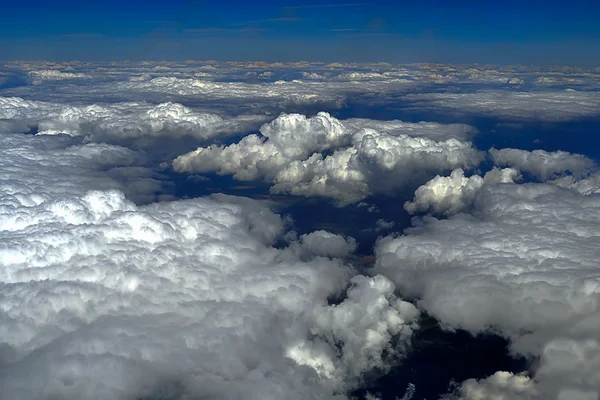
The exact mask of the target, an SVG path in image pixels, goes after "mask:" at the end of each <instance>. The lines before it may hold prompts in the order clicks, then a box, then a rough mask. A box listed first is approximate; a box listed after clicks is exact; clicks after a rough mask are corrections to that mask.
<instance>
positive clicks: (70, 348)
mask: <svg viewBox="0 0 600 400" xmlns="http://www.w3.org/2000/svg"><path fill="white" fill-rule="evenodd" d="M73 140H74V139H72V138H68V137H65V136H32V135H15V134H12V135H11V134H4V135H0V146H1V147H2V148H3V154H4V157H3V158H2V160H0V171H1V172H2V175H3V178H4V179H3V180H2V182H0V189H1V190H0V193H2V194H1V195H0V243H2V246H0V263H1V264H2V265H1V268H0V282H2V285H3V289H2V291H1V294H0V309H2V323H1V324H0V336H1V337H2V342H3V344H2V346H1V347H0V357H1V358H0V363H1V365H2V368H0V386H1V387H2V390H3V392H2V393H3V395H4V396H7V397H9V398H19V399H24V400H26V399H39V398H43V397H52V398H61V399H69V398H73V399H81V398H95V399H115V398H143V397H148V396H154V395H156V394H157V393H158V394H161V395H163V396H166V397H171V398H173V397H178V398H181V397H207V398H242V397H243V398H250V399H268V398H272V399H280V398H290V399H306V398H315V399H317V398H318V399H329V398H331V399H333V398H343V397H344V393H345V391H346V390H350V389H352V388H354V387H355V386H356V385H357V384H359V383H360V377H361V376H362V374H363V373H364V372H366V371H369V370H371V369H373V368H377V369H380V370H385V369H386V368H387V367H388V366H389V365H390V363H392V362H395V360H396V357H401V356H402V355H403V354H404V351H405V349H406V348H407V346H408V345H409V341H410V338H411V336H412V332H413V331H414V330H415V329H417V328H418V326H417V323H416V321H417V319H418V316H419V312H418V310H417V309H416V308H415V307H414V306H413V305H411V304H409V303H406V302H403V301H401V300H400V299H398V298H397V297H396V296H395V295H394V285H393V284H392V283H391V282H390V281H389V280H388V279H386V278H384V277H382V276H375V277H372V278H370V277H365V276H353V275H354V274H355V272H354V270H353V269H352V268H351V267H350V266H349V265H345V264H344V263H343V262H342V261H340V260H339V259H336V258H335V257H337V256H346V255H348V254H349V253H351V252H352V251H353V250H354V248H355V246H356V244H355V242H354V240H353V239H351V238H343V237H341V236H337V235H333V234H329V233H327V232H323V231H318V232H314V233H311V234H307V235H303V236H302V237H300V239H299V240H298V241H294V242H293V243H292V244H291V245H290V246H289V247H287V248H275V247H273V246H272V244H273V243H274V242H275V241H276V240H277V239H278V238H280V237H281V235H282V233H283V229H284V222H283V221H282V219H281V218H280V217H279V216H278V215H276V214H274V213H273V212H271V211H270V210H269V209H268V208H267V207H266V204H265V203H260V202H256V201H254V200H251V199H246V198H236V197H230V196H224V195H217V196H212V197H211V198H204V199H194V200H187V201H171V202H160V203H153V204H150V205H146V206H136V205H135V204H133V203H132V202H130V201H128V200H127V199H126V198H125V197H124V195H123V193H122V192H120V191H118V190H115V189H114V188H115V187H117V188H118V184H117V183H116V182H115V181H113V180H112V179H111V178H110V177H108V176H106V175H105V174H104V172H103V170H104V169H106V167H109V166H116V165H123V163H124V162H125V161H127V160H130V159H131V156H132V154H134V153H133V152H132V151H131V150H127V149H124V148H120V147H116V146H110V145H106V144H93V143H90V144H85V145H75V146H73V145H71V143H72V142H73ZM125 165H126V164H125ZM130 172H131V171H127V172H124V174H128V173H130ZM133 173H134V174H135V173H136V172H135V171H134V172H133ZM298 249H301V254H299V252H298ZM349 284H350V288H349V289H347V286H348V285H349ZM332 296H333V297H337V298H340V297H341V298H342V299H343V301H342V302H341V303H340V304H338V305H329V304H328V298H330V297H332ZM396 340H397V341H398V343H399V345H397V346H394V347H393V348H392V347H391V342H392V341H396Z"/></svg>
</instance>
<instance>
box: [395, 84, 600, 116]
mask: <svg viewBox="0 0 600 400" xmlns="http://www.w3.org/2000/svg"><path fill="white" fill-rule="evenodd" d="M406 98H407V99H408V100H410V101H411V102H412V107H414V108H417V109H421V110H442V111H452V112H460V113H463V114H467V115H473V114H477V115H482V114H483V115H492V116H495V117H502V118H510V119H517V120H525V119H536V120H545V121H568V120H573V119H578V118H583V117H592V116H597V115H598V114H599V112H598V110H599V109H600V93H598V92H591V91H588V92H574V91H564V90H563V91H543V92H514V91H505V90H503V91H500V90H481V91H478V92H474V93H419V94H410V95H407V96H406Z"/></svg>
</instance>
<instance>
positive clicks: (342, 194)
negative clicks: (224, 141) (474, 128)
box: [173, 112, 482, 205]
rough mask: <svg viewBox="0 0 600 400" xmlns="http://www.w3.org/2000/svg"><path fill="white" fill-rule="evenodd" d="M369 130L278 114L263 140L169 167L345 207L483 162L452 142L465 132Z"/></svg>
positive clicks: (392, 125) (354, 123) (409, 127)
mask: <svg viewBox="0 0 600 400" xmlns="http://www.w3.org/2000/svg"><path fill="white" fill-rule="evenodd" d="M367 125H368V121H367V120H350V121H348V122H346V121H340V120H338V119H336V118H334V117H332V116H331V115H329V114H327V113H324V112H321V113H319V114H318V115H316V116H315V117H310V118H307V117H305V116H303V115H299V114H282V115H280V116H279V117H278V118H276V119H275V120H274V121H272V122H271V123H269V124H266V125H264V126H263V127H262V128H261V135H249V136H246V137H244V138H243V139H242V140H241V141H240V142H238V143H234V144H232V145H229V146H209V147H201V148H199V149H197V150H195V151H193V152H190V153H188V154H184V155H182V156H179V157H178V158H177V159H175V160H174V162H173V167H174V169H175V170H176V171H179V172H195V173H198V172H200V173H206V172H213V171H214V172H217V173H219V174H231V175H233V176H234V178H236V179H239V180H256V179H263V180H265V181H267V182H272V183H273V186H272V188H271V192H273V193H290V194H294V195H300V196H322V197H329V198H332V199H334V200H336V201H337V202H338V203H339V204H342V205H343V204H349V203H353V202H358V201H360V200H361V199H363V198H365V197H366V196H368V195H369V194H371V193H390V192H393V191H394V190H397V189H398V188H402V187H403V186H405V185H408V184H411V183H413V182H415V181H418V180H427V179H428V178H429V177H430V176H431V175H433V174H435V173H436V172H439V171H444V170H452V169H454V168H457V167H462V168H472V167H474V166H476V165H478V164H479V162H480V160H481V159H482V156H481V154H480V153H479V152H478V151H477V150H476V149H475V148H473V146H472V145H471V143H470V142H466V141H462V140H458V139H455V138H453V137H454V136H464V135H465V134H466V132H468V129H467V128H465V126H464V125H449V126H444V125H440V124H408V123H402V122H399V121H391V122H389V123H387V124H386V123H384V122H375V123H374V126H375V127H376V128H380V129H381V131H378V130H375V129H372V128H367V127H366V126H367ZM435 128H437V129H438V130H442V131H444V130H446V131H445V135H444V134H443V133H440V132H439V131H437V130H436V129H435ZM415 132H417V134H415ZM429 135H431V136H433V137H434V139H430V138H428V136H429ZM444 137H445V138H446V139H442V138H444Z"/></svg>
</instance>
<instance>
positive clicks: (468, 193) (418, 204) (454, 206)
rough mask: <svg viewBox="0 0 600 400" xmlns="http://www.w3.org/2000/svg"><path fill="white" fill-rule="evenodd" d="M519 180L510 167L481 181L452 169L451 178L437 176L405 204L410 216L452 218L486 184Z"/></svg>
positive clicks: (466, 205) (464, 208)
mask: <svg viewBox="0 0 600 400" xmlns="http://www.w3.org/2000/svg"><path fill="white" fill-rule="evenodd" d="M518 177H519V173H518V171H517V170H515V169H513V168H505V169H497V168H494V169H492V170H491V171H489V172H488V173H486V174H485V176H484V177H483V178H482V177H481V176H479V175H472V176H470V177H466V176H465V174H464V171H463V170H462V169H455V170H454V171H452V173H451V174H450V176H447V177H446V176H439V175H438V176H436V177H435V178H433V179H432V180H430V181H429V182H427V183H426V184H424V185H423V186H421V187H419V188H418V189H417V190H416V192H415V198H414V200H413V201H412V202H409V201H407V202H406V203H404V209H405V210H406V211H408V212H409V213H411V214H414V213H417V212H431V213H433V214H437V215H445V216H448V215H452V214H456V213H459V212H462V211H466V210H468V209H469V208H470V207H471V206H472V204H473V202H474V201H475V197H476V196H477V194H478V193H479V191H480V190H481V188H482V187H483V185H484V184H486V183H488V184H489V183H492V184H493V183H513V182H514V181H515V179H517V178H518Z"/></svg>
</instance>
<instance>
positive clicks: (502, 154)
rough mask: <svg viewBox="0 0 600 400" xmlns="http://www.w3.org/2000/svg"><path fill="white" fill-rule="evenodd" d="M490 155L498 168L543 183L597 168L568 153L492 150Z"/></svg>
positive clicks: (582, 173) (584, 159)
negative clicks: (510, 170)
mask: <svg viewBox="0 0 600 400" xmlns="http://www.w3.org/2000/svg"><path fill="white" fill-rule="evenodd" d="M489 154H490V157H491V159H492V161H493V162H494V164H496V165H497V166H499V167H513V168H516V169H517V170H519V171H521V172H525V173H528V174H531V175H533V176H535V177H536V178H538V179H540V180H542V181H546V180H548V179H553V178H556V177H559V176H560V175H564V174H566V173H570V174H572V175H574V176H575V177H581V176H584V175H585V174H587V173H588V172H589V171H590V170H592V169H593V168H594V167H595V163H594V161H592V160H591V159H589V158H587V157H586V156H583V155H581V154H571V153H568V152H566V151H553V152H548V151H544V150H533V151H527V150H519V149H501V150H496V149H490V150H489Z"/></svg>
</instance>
